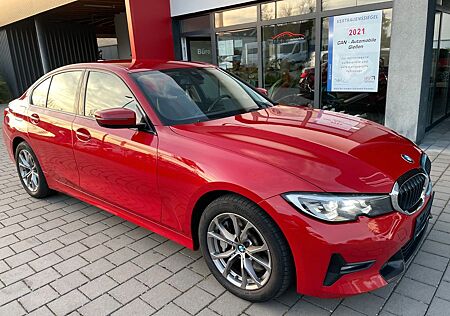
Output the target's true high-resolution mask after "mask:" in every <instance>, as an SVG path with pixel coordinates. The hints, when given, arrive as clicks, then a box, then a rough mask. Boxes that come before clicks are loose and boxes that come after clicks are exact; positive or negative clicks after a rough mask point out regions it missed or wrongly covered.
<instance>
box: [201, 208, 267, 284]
mask: <svg viewBox="0 0 450 316" xmlns="http://www.w3.org/2000/svg"><path fill="white" fill-rule="evenodd" d="M207 245H208V251H209V254H210V256H211V259H212V261H213V262H214V265H215V266H216V268H217V269H218V270H219V272H220V273H221V274H222V275H223V276H224V277H225V278H226V279H227V280H228V281H229V282H230V283H232V284H233V285H235V286H237V287H239V288H241V289H245V290H257V289H260V288H261V287H263V286H264V285H265V284H266V283H267V282H268V280H269V277H270V275H271V272H272V260H271V254H270V251H269V247H268V246H267V242H266V241H265V239H264V237H263V236H262V234H261V233H260V232H259V231H258V229H257V228H256V227H255V226H254V225H253V224H252V223H251V222H250V221H249V220H247V219H245V218H244V217H242V216H240V215H237V214H233V213H223V214H219V215H217V216H216V217H215V218H214V219H213V220H212V221H211V223H210V224H209V227H208V233H207Z"/></svg>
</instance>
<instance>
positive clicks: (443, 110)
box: [429, 1, 450, 125]
mask: <svg viewBox="0 0 450 316" xmlns="http://www.w3.org/2000/svg"><path fill="white" fill-rule="evenodd" d="M438 4H439V3H438ZM441 4H446V2H445V1H444V3H442V2H441ZM429 105H430V106H429V108H430V113H429V123H430V125H433V124H435V123H437V122H439V121H440V120H442V119H443V118H445V117H447V116H448V115H450V12H446V11H442V12H441V11H439V12H436V17H435V25H434V38H433V59H432V71H431V80H430V93H429Z"/></svg>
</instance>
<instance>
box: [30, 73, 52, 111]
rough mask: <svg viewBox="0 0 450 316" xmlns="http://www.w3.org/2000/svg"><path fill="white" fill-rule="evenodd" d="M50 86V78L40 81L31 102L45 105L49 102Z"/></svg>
mask: <svg viewBox="0 0 450 316" xmlns="http://www.w3.org/2000/svg"><path fill="white" fill-rule="evenodd" d="M49 87H50V78H48V79H47V80H45V81H44V82H42V83H40V84H39V85H38V86H37V87H36V88H35V89H34V91H33V95H32V96H31V104H33V105H36V106H42V107H45V106H46V103H47V94H48V88H49Z"/></svg>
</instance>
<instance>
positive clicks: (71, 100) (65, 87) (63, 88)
mask: <svg viewBox="0 0 450 316" xmlns="http://www.w3.org/2000/svg"><path fill="white" fill-rule="evenodd" d="M81 74H82V72H81V71H70V72H64V73H61V74H57V75H55V76H53V79H52V83H51V84H50V91H49V92H48V100H47V107H48V108H49V109H54V110H58V111H64V112H70V113H74V112H75V101H76V96H77V89H78V84H79V82H80V79H81Z"/></svg>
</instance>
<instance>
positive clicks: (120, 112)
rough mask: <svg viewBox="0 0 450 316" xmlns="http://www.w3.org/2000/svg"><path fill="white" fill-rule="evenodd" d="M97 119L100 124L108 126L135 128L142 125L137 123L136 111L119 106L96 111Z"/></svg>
mask: <svg viewBox="0 0 450 316" xmlns="http://www.w3.org/2000/svg"><path fill="white" fill-rule="evenodd" d="M94 116H95V120H96V121H97V123H98V125H100V126H101V127H106V128H135V127H141V126H140V124H139V125H138V124H136V113H134V111H132V110H130V109H124V108H117V109H106V110H99V111H96V112H95V114H94Z"/></svg>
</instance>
